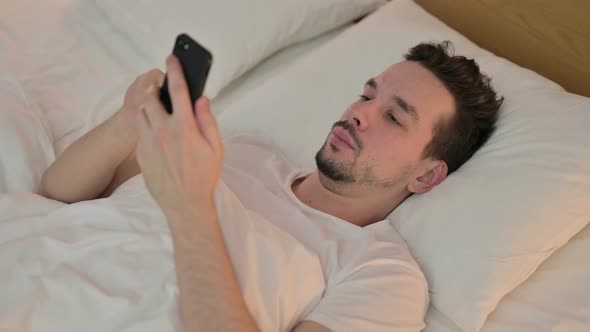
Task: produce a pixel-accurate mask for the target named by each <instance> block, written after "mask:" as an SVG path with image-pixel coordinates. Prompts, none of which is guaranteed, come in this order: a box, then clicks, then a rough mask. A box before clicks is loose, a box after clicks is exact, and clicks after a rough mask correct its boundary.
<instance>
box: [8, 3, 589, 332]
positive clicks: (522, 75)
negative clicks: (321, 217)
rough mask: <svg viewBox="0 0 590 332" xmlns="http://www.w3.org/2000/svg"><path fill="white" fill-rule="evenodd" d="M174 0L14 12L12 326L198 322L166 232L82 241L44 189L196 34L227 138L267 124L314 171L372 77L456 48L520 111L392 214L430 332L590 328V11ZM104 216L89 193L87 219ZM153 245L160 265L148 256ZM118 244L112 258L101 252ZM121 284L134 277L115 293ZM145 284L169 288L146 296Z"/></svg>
mask: <svg viewBox="0 0 590 332" xmlns="http://www.w3.org/2000/svg"><path fill="white" fill-rule="evenodd" d="M173 4H174V5H172V6H163V5H162V4H160V2H158V1H155V0H152V1H145V0H144V1H139V0H136V1H126V2H118V1H114V0H94V1H74V0H51V1H44V2H41V3H39V2H37V1H33V0H23V1H19V2H14V3H11V4H10V5H4V6H3V8H2V11H1V13H0V101H1V102H0V105H1V106H0V123H1V129H2V132H1V133H0V135H1V137H0V193H1V196H0V266H1V267H2V271H3V272H2V273H0V282H1V283H2V285H3V288H2V290H1V291H0V331H79V330H85V331H88V330H92V328H94V329H97V330H98V329H100V330H105V329H106V330H109V331H136V330H139V329H141V330H148V331H151V330H154V331H155V330H158V331H161V330H166V331H173V330H176V329H178V327H179V322H178V320H177V317H176V316H175V315H174V313H175V312H176V310H177V308H176V306H175V301H174V299H175V296H176V290H175V288H174V280H164V279H162V280H156V279H157V278H156V276H160V277H162V275H158V274H157V273H158V271H159V270H167V271H170V270H171V269H172V268H173V267H172V266H170V264H169V262H170V260H169V259H170V257H169V254H170V252H169V249H170V243H169V242H166V241H164V240H162V238H161V235H159V234H160V232H162V230H161V229H152V228H149V227H147V226H146V225H142V224H134V225H131V226H129V227H127V228H125V229H123V228H117V227H119V226H116V225H114V224H115V222H114V221H113V220H115V221H117V220H118V219H121V218H123V217H124V215H113V217H112V219H113V220H106V219H105V221H104V224H95V225H93V227H92V228H90V229H91V230H89V229H85V228H84V231H83V232H82V231H80V229H82V228H80V229H77V228H72V227H71V225H70V224H69V223H68V220H67V218H68V217H71V216H70V215H67V214H64V215H61V216H60V210H59V209H60V207H61V206H62V205H61V204H59V203H58V202H55V201H51V200H48V199H45V198H44V197H41V196H39V195H38V194H36V193H37V192H38V189H39V183H40V179H41V176H42V174H43V171H44V170H45V169H46V168H47V167H48V166H49V165H50V164H51V162H52V161H53V160H54V159H55V158H56V156H58V155H59V154H60V153H62V152H63V151H64V150H65V149H66V148H67V146H68V145H69V144H71V143H72V142H74V141H75V140H76V139H77V138H78V137H80V136H82V135H83V134H84V133H86V132H87V131H88V130H90V129H92V128H93V127H95V126H96V125H98V124H99V123H101V122H102V121H104V120H105V119H106V118H107V117H109V116H110V115H111V114H112V113H113V112H115V111H116V110H117V109H118V107H119V106H120V105H121V103H122V100H123V95H124V92H125V89H126V88H127V86H128V85H129V84H130V83H131V82H132V81H133V79H134V78H135V77H136V76H137V75H138V74H140V73H141V72H144V71H146V70H147V69H149V68H153V67H159V68H161V69H163V57H164V55H165V54H166V53H167V52H169V51H170V49H171V41H172V40H173V37H174V36H175V34H176V33H178V32H180V31H184V32H188V33H189V34H191V35H193V36H194V37H195V39H197V40H199V41H200V42H202V43H203V44H204V45H207V46H209V47H210V49H211V50H212V53H213V54H214V57H215V60H214V65H213V69H212V72H211V76H210V79H209V81H208V83H207V87H206V91H205V93H206V94H207V95H208V96H209V97H211V98H212V110H213V112H214V113H215V114H216V117H217V119H218V122H219V125H220V129H221V131H222V134H223V136H224V137H235V136H236V135H240V134H252V135H256V136H257V137H260V138H262V139H263V140H265V141H266V142H268V143H270V144H273V145H274V146H276V147H277V149H279V150H280V151H281V152H282V153H283V154H284V156H285V157H286V158H287V159H289V160H290V161H291V162H293V163H294V164H296V165H300V166H302V167H313V166H314V163H313V155H314V154H315V152H316V151H317V149H318V148H319V146H320V145H319V144H320V143H321V142H323V140H324V138H325V133H326V132H327V130H328V129H329V126H330V125H331V124H332V122H333V121H334V119H335V118H337V117H338V116H339V115H340V113H341V112H342V111H343V110H344V109H345V108H346V107H347V105H348V103H350V102H351V101H352V100H353V99H355V98H356V95H358V92H359V89H360V87H361V86H362V84H363V83H364V82H365V81H366V79H367V78H368V77H370V75H376V74H378V73H379V72H380V71H382V70H383V69H384V68H385V66H387V65H388V64H391V63H393V62H395V61H399V60H401V56H402V54H403V53H404V52H405V51H407V49H408V48H409V47H411V46H413V45H414V44H417V43H418V42H421V41H425V40H426V41H431V40H432V41H442V40H451V41H452V42H453V43H454V45H455V49H456V52H457V53H458V54H464V55H466V56H467V57H472V58H474V59H475V60H476V61H477V62H478V63H479V64H480V67H481V68H482V70H483V71H484V72H486V73H488V74H489V75H490V76H491V77H492V84H493V85H494V87H495V88H496V89H497V90H498V92H499V93H500V94H501V95H504V96H505V98H506V102H505V104H504V105H503V108H502V110H501V116H500V119H499V123H498V129H497V131H496V132H495V133H494V135H493V136H492V138H491V139H490V142H489V143H486V145H485V146H484V147H483V148H482V149H481V151H479V152H478V153H476V155H475V156H474V157H473V158H472V160H470V161H469V162H468V163H467V164H465V165H464V166H463V167H462V168H461V169H460V170H459V171H457V172H456V173H455V174H453V175H452V176H450V177H449V179H447V180H446V181H445V182H444V183H443V184H442V185H441V186H439V187H437V188H436V189H435V190H433V191H432V192H431V193H428V194H425V195H423V196H422V197H412V199H409V200H407V201H406V202H404V203H403V204H402V205H401V206H400V207H399V208H398V209H396V210H395V211H394V212H393V213H392V214H391V215H390V216H389V217H388V223H387V224H384V225H380V226H383V227H394V228H395V229H396V230H397V231H398V232H399V233H400V234H401V235H402V237H403V238H404V240H405V241H406V243H407V245H408V247H409V248H410V250H411V252H412V254H413V256H414V257H415V258H416V260H417V262H418V263H419V264H420V265H421V267H422V269H423V271H424V273H425V275H426V278H427V280H428V283H429V287H430V307H429V310H428V313H427V314H426V317H425V328H424V331H427V332H439V331H440V332H451V331H453V332H454V331H484V332H499V331H523V332H524V331H590V289H588V286H587V285H589V284H590V264H589V263H588V259H587V254H586V253H587V252H589V251H590V228H589V226H588V223H589V222H590V134H589V132H588V129H587V128H589V127H590V98H589V96H590V84H588V82H590V63H589V62H588V59H590V37H589V36H590V25H589V23H588V22H587V19H586V17H587V16H588V14H589V13H590V6H589V5H588V4H587V3H586V2H584V1H575V0H571V1H564V2H549V1H543V2H532V1H522V2H488V1H455V2H452V3H450V2H447V1H434V0H433V1H424V0H422V1H417V2H413V1H410V0H392V1H379V0H375V1H369V0H367V1H341V0H340V1H337V0H326V1H284V3H279V2H276V1H270V0H268V1H264V0H257V1H251V2H248V3H247V4H246V2H241V1H229V0H228V1H206V0H199V1H185V0H177V1H174V2H173ZM30 8H35V10H30ZM138 8H141V10H138ZM203 8H207V11H206V12H205V13H203V12H204V11H203ZM194 13H197V14H195V15H201V16H198V19H195V18H194V17H193V16H191V15H193V14H194ZM243 13H248V15H242V14H243ZM160 17H174V18H175V19H174V20H159V19H158V18H160ZM368 36H369V37H368ZM468 38H469V39H468ZM318 110H320V111H318ZM301 133H306V135H305V139H303V140H302V139H301V135H300V134H301ZM130 181H132V180H130ZM474 188H475V189H474ZM105 201H108V199H105ZM96 209H97V206H94V205H92V204H80V211H79V213H80V215H83V214H85V213H86V214H91V213H93V211H96ZM458 211H459V212H458ZM48 215H52V216H53V218H52V219H51V222H47V219H46V218H44V216H48ZM435 221H436V222H435ZM78 226H79V225H78ZM146 227H147V228H146ZM125 236H129V238H125ZM109 239H110V240H109ZM125 239H133V241H136V240H138V239H139V240H145V241H147V242H142V243H143V245H139V244H138V245H136V246H133V245H131V244H130V243H126V244H125V242H124V241H126V240H125ZM82 240H83V241H82ZM109 241H110V242H109ZM97 243H98V245H97ZM133 243H135V242H133ZM138 243H139V242H138ZM123 244H125V246H123ZM97 246H98V247H100V248H104V250H108V251H102V252H101V251H100V250H99V251H96V250H94V249H96V248H97ZM119 247H124V249H125V250H115V249H117V248H119ZM90 249H93V250H90ZM164 249H165V250H164ZM101 250H102V249H101ZM145 252H150V253H153V255H155V256H156V257H159V258H160V260H157V259H156V260H154V261H150V260H145V259H143V260H142V259H141V257H142V254H143V253H145ZM105 253H106V254H105ZM101 254H102V255H103V257H102V259H103V261H102V262H103V263H102V265H96V264H95V265H93V264H91V263H88V264H82V263H81V262H91V261H92V260H94V259H96V260H100V259H101V257H100V255H101ZM160 256H161V257H160ZM107 258H108V259H107ZM74 262H78V263H79V264H74ZM156 262H163V263H156ZM166 262H167V263H166ZM158 264H160V265H158ZM73 266H75V268H74V267H73ZM146 273H153V274H154V277H153V278H146V277H145V276H144V274H146ZM140 274H141V275H142V276H140ZM162 278H163V277H162ZM134 280H142V282H141V283H139V284H134V283H133V282H132V281H134ZM105 284H106V285H109V286H108V287H114V288H109V289H110V291H109V290H107V291H105V290H104V289H103V291H101V292H96V288H97V287H98V286H97V285H102V287H107V286H104V285H105ZM154 285H156V287H154ZM164 286H165V287H164ZM108 287H107V288H108ZM142 287H143V289H155V290H153V291H150V292H149V294H147V295H146V296H141V297H138V296H135V295H133V294H135V292H139V291H141V289H142ZM98 288H100V287H98ZM112 289H116V291H112ZM93 290H94V291H93ZM130 294H131V295H130ZM126 296H127V297H126ZM134 296H135V297H134ZM132 305H134V306H136V308H135V309H134V310H131V309H130V308H131V307H132ZM137 307H140V309H137ZM99 313H100V314H99ZM66 318H68V319H66ZM89 325H90V326H91V327H92V328H89V327H88V326H89Z"/></svg>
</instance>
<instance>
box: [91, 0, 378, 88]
mask: <svg viewBox="0 0 590 332" xmlns="http://www.w3.org/2000/svg"><path fill="white" fill-rule="evenodd" d="M96 1H97V4H98V5H99V7H101V8H102V9H103V10H104V11H105V12H106V14H107V16H108V17H109V18H110V19H111V21H112V23H113V24H114V25H115V26H116V27H117V28H119V29H120V30H121V31H122V32H123V33H125V34H126V35H127V36H128V37H129V41H130V42H131V43H133V44H134V45H135V46H136V47H137V49H138V50H139V51H140V52H141V53H143V54H144V55H146V56H147V57H148V58H149V61H151V64H152V65H153V66H156V67H162V65H163V64H164V59H165V57H166V55H168V54H170V53H171V51H172V46H173V42H174V40H175V38H176V36H177V35H178V34H179V33H181V32H186V33H188V34H189V35H190V36H192V37H193V38H194V39H195V40H196V41H197V42H199V43H200V44H202V45H203V46H205V47H206V48H207V49H209V51H211V53H212V54H213V66H212V68H211V72H210V75H209V79H208V81H207V84H206V87H205V94H206V95H207V96H209V97H210V98H213V97H215V96H216V95H217V94H218V93H219V91H220V90H221V89H222V88H223V87H225V86H226V85H227V84H229V83H230V82H231V81H232V80H234V79H235V78H237V77H238V76H240V75H241V74H242V73H244V72H245V71H246V70H248V69H250V68H251V67H252V66H254V65H255V64H257V63H258V62H260V61H261V60H262V59H264V58H265V57H267V56H269V55H271V54H273V53H274V52H276V51H278V50H280V49H282V48H283V47H285V46H288V45H290V44H293V43H296V42H299V41H303V40H306V39H309V38H311V37H314V36H316V35H319V34H320V33H322V32H325V31H328V30H330V29H333V28H336V27H338V26H340V25H343V24H345V23H346V22H349V21H352V20H353V19H355V18H358V17H360V16H363V15H365V14H367V13H369V12H371V11H373V10H375V9H376V8H377V7H378V6H379V5H381V4H383V3H384V2H385V0H282V1H277V0H250V1H243V0H177V1H173V2H171V1H159V0H127V1H120V0H96Z"/></svg>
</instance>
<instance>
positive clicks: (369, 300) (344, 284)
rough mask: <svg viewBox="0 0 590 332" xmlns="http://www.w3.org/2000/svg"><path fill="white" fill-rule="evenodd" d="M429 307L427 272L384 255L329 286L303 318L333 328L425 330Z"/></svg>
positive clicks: (340, 331)
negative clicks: (425, 273) (425, 276)
mask: <svg viewBox="0 0 590 332" xmlns="http://www.w3.org/2000/svg"><path fill="white" fill-rule="evenodd" d="M427 308H428V286H427V283H426V280H425V278H424V275H423V274H422V272H421V271H420V270H419V269H418V268H415V267H414V266H412V265H411V264H408V263H407V262H404V261H397V260H395V259H387V258H382V259H378V260H374V261H372V262H371V263H369V264H367V265H364V266H363V267H361V268H359V269H358V270H357V271H355V272H354V273H352V274H350V275H349V276H348V277H347V278H345V279H344V280H342V281H341V282H339V283H338V284H336V285H334V286H332V287H327V288H326V291H325V293H324V296H323V298H322V299H321V300H320V302H319V303H318V304H317V306H316V307H315V308H314V309H313V310H312V311H311V312H310V313H309V314H308V315H307V316H305V317H304V318H303V320H311V321H315V322H317V323H320V324H322V325H324V326H325V327H327V328H329V329H330V330H332V331H333V332H345V331H372V332H381V331H383V332H386V331H387V332H401V331H403V332H406V331H421V330H422V329H423V328H424V316H425V314H426V310H427Z"/></svg>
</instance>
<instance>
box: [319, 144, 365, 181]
mask: <svg viewBox="0 0 590 332" xmlns="http://www.w3.org/2000/svg"><path fill="white" fill-rule="evenodd" d="M327 148H328V142H326V143H324V146H322V148H321V149H320V150H319V151H318V152H317V153H316V155H315V163H316V165H317V167H318V171H319V172H320V173H322V174H323V175H324V176H326V177H327V178H329V179H331V180H332V181H334V182H341V183H353V182H356V181H357V179H356V177H355V175H354V169H355V165H356V162H354V161H353V162H337V161H334V160H330V159H329V158H328V157H326V156H325V150H326V149H327Z"/></svg>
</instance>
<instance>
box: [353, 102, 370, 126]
mask: <svg viewBox="0 0 590 332" xmlns="http://www.w3.org/2000/svg"><path fill="white" fill-rule="evenodd" d="M370 102H371V101H366V102H364V103H363V104H361V105H357V106H356V107H354V108H353V109H351V113H350V118H351V121H350V122H351V123H352V124H353V125H354V126H355V127H356V129H357V130H359V131H364V130H366V129H367V128H368V127H369V125H370V122H371V119H372V118H373V115H372V113H373V111H374V110H373V108H374V106H373V105H367V104H369V103H370Z"/></svg>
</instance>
